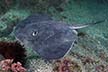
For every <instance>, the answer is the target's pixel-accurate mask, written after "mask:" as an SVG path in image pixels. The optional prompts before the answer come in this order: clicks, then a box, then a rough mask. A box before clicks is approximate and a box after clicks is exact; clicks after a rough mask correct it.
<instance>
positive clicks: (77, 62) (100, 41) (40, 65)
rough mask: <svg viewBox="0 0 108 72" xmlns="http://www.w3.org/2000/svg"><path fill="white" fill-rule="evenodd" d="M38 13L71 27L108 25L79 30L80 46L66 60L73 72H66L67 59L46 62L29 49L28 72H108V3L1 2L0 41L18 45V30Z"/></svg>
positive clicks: (100, 0)
mask: <svg viewBox="0 0 108 72" xmlns="http://www.w3.org/2000/svg"><path fill="white" fill-rule="evenodd" d="M34 13H47V14H49V15H51V16H52V18H53V19H54V20H60V21H64V22H66V23H69V24H85V23H91V22H93V21H99V20H103V19H105V22H102V23H101V24H97V25H94V26H91V27H87V28H83V29H79V30H78V33H79V34H78V42H77V43H76V44H75V45H74V47H73V48H72V49H71V52H70V53H69V54H68V55H67V56H66V57H65V58H66V59H68V60H69V63H70V66H67V67H68V70H69V71H65V70H64V71H63V70H62V67H65V66H62V65H63V62H62V60H64V59H61V60H60V62H53V63H49V62H45V61H44V60H43V59H41V58H40V57H39V56H37V55H36V53H35V52H34V51H33V50H32V49H31V48H26V50H27V52H26V53H27V57H26V63H25V68H26V69H27V71H26V72H108V0H0V41H5V42H15V41H16V39H15V36H14V34H13V31H14V27H15V26H16V25H17V23H18V22H20V21H21V20H23V19H25V18H26V17H28V16H29V15H31V14H34ZM10 48H11V47H10ZM0 60H1V59H0Z"/></svg>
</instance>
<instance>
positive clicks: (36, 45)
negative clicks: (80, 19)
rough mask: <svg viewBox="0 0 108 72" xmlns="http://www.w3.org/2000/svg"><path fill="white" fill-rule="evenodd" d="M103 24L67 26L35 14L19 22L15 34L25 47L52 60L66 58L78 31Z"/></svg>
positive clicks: (48, 17)
mask: <svg viewBox="0 0 108 72" xmlns="http://www.w3.org/2000/svg"><path fill="white" fill-rule="evenodd" d="M101 22H103V20H101V21H97V22H94V23H88V24H84V25H81V24H80V25H79V24H78V25H77V24H67V23H64V22H61V21H55V20H53V19H52V18H51V17H50V16H48V15H47V14H34V15H31V16H29V17H27V18H26V19H25V20H23V21H21V22H19V23H18V24H17V26H16V27H15V30H14V34H15V37H16V38H17V39H18V40H19V41H20V42H21V43H22V44H24V46H25V47H29V48H32V49H33V50H34V51H35V52H36V53H37V54H39V56H40V57H42V58H43V59H46V60H52V59H59V58H62V57H64V56H65V55H66V54H67V53H68V52H69V51H70V50H71V49H72V48H73V45H74V43H75V41H76V40H77V39H78V36H77V31H76V29H80V28H84V27H88V26H90V25H94V24H97V23H101Z"/></svg>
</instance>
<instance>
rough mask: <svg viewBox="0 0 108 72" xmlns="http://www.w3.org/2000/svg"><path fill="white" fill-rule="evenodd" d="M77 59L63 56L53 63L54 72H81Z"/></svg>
mask: <svg viewBox="0 0 108 72" xmlns="http://www.w3.org/2000/svg"><path fill="white" fill-rule="evenodd" d="M76 61H77V60H72V59H71V58H63V59H61V60H57V61H55V63H54V65H55V66H54V72H83V71H82V70H83V69H82V65H81V63H79V62H76Z"/></svg>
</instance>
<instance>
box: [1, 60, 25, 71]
mask: <svg viewBox="0 0 108 72" xmlns="http://www.w3.org/2000/svg"><path fill="white" fill-rule="evenodd" d="M0 67H1V68H0V69H1V71H5V72H10V71H12V72H26V69H25V68H24V67H22V64H21V63H20V62H17V63H13V59H5V60H2V61H1V62H0Z"/></svg>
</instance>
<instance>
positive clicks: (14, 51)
mask: <svg viewBox="0 0 108 72" xmlns="http://www.w3.org/2000/svg"><path fill="white" fill-rule="evenodd" d="M0 54H1V55H2V56H4V58H5V59H14V62H18V61H19V62H21V63H22V64H24V63H25V61H26V60H25V57H26V54H25V49H24V47H23V46H22V45H20V43H18V42H0Z"/></svg>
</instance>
